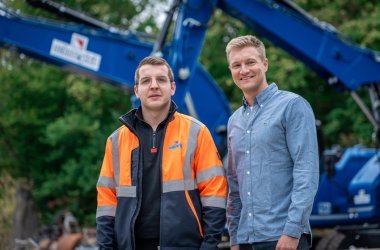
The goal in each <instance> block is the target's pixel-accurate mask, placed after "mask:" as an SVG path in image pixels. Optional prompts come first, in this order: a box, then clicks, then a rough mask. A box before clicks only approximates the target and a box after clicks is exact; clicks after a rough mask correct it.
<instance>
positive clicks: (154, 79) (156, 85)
mask: <svg viewBox="0 0 380 250" xmlns="http://www.w3.org/2000/svg"><path fill="white" fill-rule="evenodd" d="M158 86H159V85H158V82H157V79H156V78H153V79H152V82H151V84H150V88H158Z"/></svg>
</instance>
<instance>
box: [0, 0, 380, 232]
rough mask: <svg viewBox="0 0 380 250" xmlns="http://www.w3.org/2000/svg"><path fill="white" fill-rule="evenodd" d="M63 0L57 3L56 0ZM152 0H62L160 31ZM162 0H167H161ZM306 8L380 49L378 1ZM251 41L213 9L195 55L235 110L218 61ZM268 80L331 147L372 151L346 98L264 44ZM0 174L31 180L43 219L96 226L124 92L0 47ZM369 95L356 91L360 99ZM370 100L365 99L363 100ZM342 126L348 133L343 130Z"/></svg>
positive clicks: (234, 93)
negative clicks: (303, 109)
mask: <svg viewBox="0 0 380 250" xmlns="http://www.w3.org/2000/svg"><path fill="white" fill-rule="evenodd" d="M62 2H63V1H62ZM154 2H155V1H149V0H146V1H126V0H109V1H90V0H67V1H64V3H65V4H66V5H67V6H68V7H71V8H74V9H77V10H81V11H84V12H86V13H89V14H90V15H91V16H93V17H95V18H98V19H100V20H102V21H104V22H107V23H110V24H112V25H115V26H118V27H121V28H122V29H128V28H132V29H134V30H136V31H143V32H147V31H148V32H150V33H151V34H157V33H158V32H159V27H158V26H157V24H156V17H157V16H156V13H155V12H150V13H149V12H148V14H147V13H145V14H144V16H141V15H140V16H139V15H138V14H139V13H140V14H141V12H142V11H143V10H144V9H147V7H149V8H150V9H152V10H155V9H154V7H153V6H154V5H153V3H154ZM161 2H166V1H164V0H163V1H161ZM295 2H296V3H298V4H299V5H300V6H301V7H303V8H304V9H305V10H306V11H308V12H309V13H311V14H312V15H313V16H315V17H317V18H318V19H319V20H321V21H325V22H328V23H330V24H332V25H333V26H334V27H335V28H336V29H337V30H339V31H341V32H342V33H343V34H345V36H346V37H347V38H349V39H351V40H352V41H354V42H355V43H358V44H360V45H361V46H363V47H368V48H371V49H374V50H380V4H379V3H377V1H375V0H373V1H368V0H358V1H345V0H334V1H332V0H315V1H306V0H297V1H295ZM5 3H6V4H7V5H8V6H10V7H12V8H14V9H19V10H21V12H23V13H25V14H29V15H33V16H43V17H48V18H57V17H55V16H54V15H52V14H49V13H46V12H45V11H43V10H39V9H34V8H31V7H30V6H28V5H26V4H25V3H24V2H22V1H11V0H7V1H5ZM243 34H255V32H254V31H252V30H250V29H248V28H247V27H245V26H244V25H243V24H242V23H240V22H239V21H237V20H236V19H233V18H231V17H228V16H226V15H224V14H223V13H222V12H221V11H219V10H216V11H215V13H214V16H213V18H212V19H211V21H210V27H209V30H208V32H207V35H206V40H205V45H204V48H203V51H202V55H201V58H200V61H201V63H202V64H203V65H204V67H205V68H206V70H207V71H208V72H210V73H211V75H212V76H213V77H214V79H215V80H216V81H217V83H218V84H219V85H220V87H221V88H222V89H223V91H224V93H225V94H226V95H227V97H228V99H229V100H230V103H231V106H232V108H233V109H236V108H237V107H239V106H240V105H241V98H242V94H241V91H240V90H239V89H238V88H237V87H236V86H235V85H234V83H233V81H232V79H231V76H230V73H229V70H228V65H227V61H226V59H225V46H226V44H227V42H228V41H229V40H230V39H232V38H233V37H236V36H238V35H243ZM261 39H262V40H263V41H264V43H265V45H266V46H267V57H268V58H269V62H270V64H269V71H268V81H270V82H276V83H278V84H279V86H280V88H282V89H286V90H290V91H294V92H296V93H299V94H301V95H302V96H304V97H305V98H306V99H307V100H308V101H309V102H310V103H311V105H312V107H313V109H314V111H315V114H316V116H317V118H318V119H320V120H321V121H322V124H323V129H324V133H325V135H326V141H327V144H328V145H332V144H340V145H343V146H350V145H353V144H357V143H362V144H368V145H369V144H370V142H371V132H372V127H371V125H370V124H369V122H368V121H367V120H366V119H365V117H364V116H363V115H362V114H361V112H360V111H359V109H358V107H357V106H356V104H355V103H354V101H353V100H352V98H351V97H350V96H349V94H348V93H338V92H336V91H334V90H333V89H332V88H331V87H330V86H329V85H328V84H327V83H326V82H325V81H324V80H322V79H320V78H319V77H318V75H316V74H315V73H314V72H313V71H311V70H310V69H309V68H308V67H307V66H305V65H304V64H303V63H301V62H300V61H297V60H296V59H294V58H293V57H291V56H290V55H289V54H287V52H285V51H283V50H281V49H279V48H277V47H275V46H274V45H273V44H272V43H271V42H270V41H268V40H266V38H265V37H261ZM0 77H1V84H0V100H1V101H0V169H7V171H9V172H10V173H11V174H12V176H14V177H27V178H29V179H30V180H33V182H34V197H35V199H36V202H37V205H38V207H39V209H40V211H41V216H42V219H43V220H45V221H49V220H50V219H51V217H52V216H53V215H54V214H55V212H57V211H59V210H60V209H69V210H71V211H73V212H74V214H76V215H77V216H78V217H79V218H80V219H81V221H82V222H84V223H86V224H90V225H93V224H94V213H95V207H96V204H95V202H96V197H95V195H96V192H95V185H96V181H97V177H98V174H99V169H100V165H101V161H102V157H103V152H104V144H105V140H106V138H107V136H108V135H109V134H110V133H111V132H112V131H113V130H114V129H115V128H117V127H118V126H119V125H120V124H119V122H118V121H117V118H118V117H119V116H120V115H121V114H123V113H125V112H126V111H128V110H129V109H130V95H129V94H128V93H124V92H123V91H121V90H120V89H117V88H115V87H113V86H110V85H107V84H104V83H100V82H97V81H94V80H89V79H87V78H85V77H84V76H80V75H75V74H70V73H67V72H66V71H63V70H62V69H60V68H57V67H55V66H51V65H48V64H45V63H42V62H39V61H36V60H33V59H31V58H28V57H26V56H24V55H22V54H18V53H17V52H14V51H13V50H11V49H8V48H6V49H4V48H3V49H0ZM366 93H367V92H366V91H365V90H361V91H360V92H359V94H360V95H362V96H364V95H365V94H366ZM366 101H367V102H368V100H366ZM348 125H349V126H348Z"/></svg>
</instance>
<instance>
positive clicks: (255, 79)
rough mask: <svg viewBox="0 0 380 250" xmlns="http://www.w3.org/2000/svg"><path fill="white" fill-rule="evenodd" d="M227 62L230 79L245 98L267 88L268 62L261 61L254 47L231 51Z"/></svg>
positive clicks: (265, 60)
mask: <svg viewBox="0 0 380 250" xmlns="http://www.w3.org/2000/svg"><path fill="white" fill-rule="evenodd" d="M228 62H229V68H230V70H231V75H232V79H233V80H234V82H235V84H236V85H237V86H238V87H239V88H240V89H241V90H242V91H243V93H244V95H245V96H246V97H252V96H255V95H257V94H258V93H260V92H261V91H262V90H264V89H265V88H266V87H267V86H268V84H267V81H266V76H265V74H266V72H267V70H268V60H267V59H266V58H265V59H262V58H261V57H260V54H259V52H258V50H257V49H256V48H255V47H244V48H235V49H232V50H231V51H230V54H229V57H228Z"/></svg>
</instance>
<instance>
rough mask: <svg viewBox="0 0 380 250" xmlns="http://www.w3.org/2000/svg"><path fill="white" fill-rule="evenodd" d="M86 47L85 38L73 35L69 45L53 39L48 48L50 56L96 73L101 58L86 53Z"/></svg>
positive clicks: (97, 55) (89, 52)
mask: <svg viewBox="0 0 380 250" xmlns="http://www.w3.org/2000/svg"><path fill="white" fill-rule="evenodd" d="M87 45H88V38H87V37H85V36H83V35H80V34H76V33H73V35H72V37H71V41H70V43H66V42H64V41H61V40H58V39H53V42H52V44H51V47H50V55H52V56H55V57H58V58H60V59H63V60H66V61H68V62H71V63H74V64H77V65H80V66H82V67H85V68H88V69H91V70H94V71H98V70H99V67H100V62H101V60H102V56H101V55H99V54H97V53H94V52H91V51H88V50H87Z"/></svg>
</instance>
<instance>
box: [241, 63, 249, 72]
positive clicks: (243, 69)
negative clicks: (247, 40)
mask: <svg viewBox="0 0 380 250" xmlns="http://www.w3.org/2000/svg"><path fill="white" fill-rule="evenodd" d="M246 72H248V66H247V65H245V64H244V63H243V64H242V65H241V66H240V73H246Z"/></svg>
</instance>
